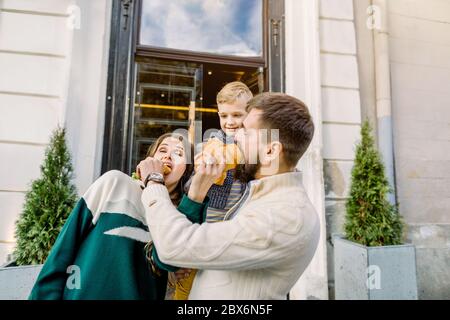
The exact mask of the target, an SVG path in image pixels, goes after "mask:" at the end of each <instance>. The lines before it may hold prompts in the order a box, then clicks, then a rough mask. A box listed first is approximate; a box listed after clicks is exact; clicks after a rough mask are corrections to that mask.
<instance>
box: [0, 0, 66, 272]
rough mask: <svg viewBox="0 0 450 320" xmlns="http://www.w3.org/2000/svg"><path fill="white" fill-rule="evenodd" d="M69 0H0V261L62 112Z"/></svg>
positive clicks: (11, 242)
mask: <svg viewBox="0 0 450 320" xmlns="http://www.w3.org/2000/svg"><path fill="white" fill-rule="evenodd" d="M69 4H70V1H68V0H59V1H56V0H53V1H51V0H41V1H31V0H3V1H1V2H0V10H1V11H0V70H1V72H0V114H1V117H0V154H1V165H0V221H1V223H0V264H1V263H3V262H5V260H6V256H7V254H8V253H10V252H11V250H12V249H13V247H14V222H15V220H16V219H17V217H18V215H19V213H20V211H21V207H22V204H23V199H24V194H25V191H26V190H28V187H29V183H30V181H31V180H32V179H34V178H37V177H38V176H39V165H40V163H41V161H42V159H43V154H44V150H45V147H46V145H47V143H48V138H49V135H50V133H51V131H52V130H53V129H54V128H55V127H56V126H57V124H58V122H59V120H60V119H61V117H62V114H63V111H64V105H65V88H66V85H67V80H68V78H67V74H68V70H69V65H70V42H71V30H70V29H69V28H67V27H66V20H67V17H68V14H67V13H66V8H67V6H68V5H69Z"/></svg>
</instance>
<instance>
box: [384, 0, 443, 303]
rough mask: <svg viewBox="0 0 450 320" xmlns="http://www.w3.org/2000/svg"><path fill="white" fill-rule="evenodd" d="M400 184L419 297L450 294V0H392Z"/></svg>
mask: <svg viewBox="0 0 450 320" xmlns="http://www.w3.org/2000/svg"><path fill="white" fill-rule="evenodd" d="M388 14H389V16H388V17H387V18H388V19H389V20H388V21H389V33H390V38H389V39H390V41H389V46H390V61H391V78H392V111H393V129H394V130H393V131H394V146H395V166H396V185H397V195H398V202H399V206H400V213H401V214H402V216H403V217H404V218H405V221H406V223H407V224H408V227H407V232H408V238H409V241H411V242H413V243H414V244H415V245H416V248H417V249H416V251H417V264H418V266H417V269H418V283H419V298H421V299H430V298H431V299H450V268H449V261H450V152H449V151H450V1H448V0H427V1H423V0H389V1H388Z"/></svg>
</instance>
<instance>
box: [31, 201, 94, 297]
mask: <svg viewBox="0 0 450 320" xmlns="http://www.w3.org/2000/svg"><path fill="white" fill-rule="evenodd" d="M91 226H92V213H91V211H90V210H89V209H88V207H87V205H86V202H85V201H84V199H83V198H81V199H80V200H79V201H78V203H77V205H76V206H75V208H74V209H73V210H72V212H71V213H70V215H69V218H68V219H67V221H66V223H65V224H64V226H63V228H62V229H61V232H60V233H59V235H58V237H57V239H56V241H55V244H54V245H53V247H52V249H51V251H50V254H49V256H48V257H47V260H46V261H45V263H44V266H43V267H42V270H41V272H40V273H39V276H38V278H37V280H36V282H35V284H34V287H33V289H32V291H31V294H30V296H29V298H28V299H30V300H60V299H62V298H63V293H64V289H65V286H66V281H67V278H68V275H69V274H68V272H69V273H70V270H69V271H68V268H69V267H70V266H72V264H73V262H74V261H75V258H76V254H77V252H78V248H79V247H80V244H81V242H82V241H83V239H84V238H85V237H86V235H87V233H88V232H89V230H90V228H91Z"/></svg>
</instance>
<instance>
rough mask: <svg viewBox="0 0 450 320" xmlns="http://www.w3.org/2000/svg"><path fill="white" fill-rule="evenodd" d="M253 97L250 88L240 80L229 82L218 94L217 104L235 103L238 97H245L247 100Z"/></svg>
mask: <svg viewBox="0 0 450 320" xmlns="http://www.w3.org/2000/svg"><path fill="white" fill-rule="evenodd" d="M252 98H253V93H252V92H251V91H250V89H249V88H248V87H247V86H246V85H245V84H244V83H242V82H240V81H233V82H230V83H227V84H226V85H225V86H224V87H223V88H222V90H220V92H219V93H218V94H217V104H222V103H230V104H231V103H234V102H236V100H238V99H245V102H248V101H250V99H252Z"/></svg>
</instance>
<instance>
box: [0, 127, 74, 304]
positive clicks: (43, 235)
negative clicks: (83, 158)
mask: <svg viewBox="0 0 450 320" xmlns="http://www.w3.org/2000/svg"><path fill="white" fill-rule="evenodd" d="M72 176H73V168H72V164H71V158H70V153H69V151H68V149H67V146H66V140H65V129H63V128H57V129H56V130H55V131H54V132H53V134H52V137H51V141H50V144H49V146H48V147H47V149H46V152H45V160H44V163H43V164H42V165H41V177H40V178H38V179H36V180H34V181H33V182H32V183H31V188H30V190H29V191H28V192H27V194H26V196H25V203H24V206H23V211H22V214H21V216H20V218H19V220H18V221H17V222H16V232H15V236H16V241H17V244H16V248H15V250H14V252H13V255H12V256H13V262H11V263H8V264H7V265H5V266H4V267H3V268H0V300H2V299H3V300H4V299H11V300H14V299H26V298H27V297H28V295H29V293H30V291H31V289H32V287H33V284H34V282H35V280H36V278H37V276H38V274H39V272H40V270H41V267H42V264H43V263H44V262H45V260H46V258H47V256H48V254H49V252H50V250H51V248H52V246H53V244H54V242H55V240H56V238H57V237H58V235H59V232H60V231H61V228H62V227H63V225H64V223H65V221H66V219H67V217H68V216H69V214H70V212H71V210H72V208H73V207H74V206H75V203H76V200H77V194H76V189H75V186H74V185H73V184H72V182H71V179H72Z"/></svg>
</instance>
